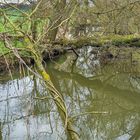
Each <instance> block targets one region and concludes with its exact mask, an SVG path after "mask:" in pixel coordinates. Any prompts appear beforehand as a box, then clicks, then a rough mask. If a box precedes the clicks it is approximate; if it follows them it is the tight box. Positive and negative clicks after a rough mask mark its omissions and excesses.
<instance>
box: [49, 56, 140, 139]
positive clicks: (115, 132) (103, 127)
mask: <svg viewBox="0 0 140 140" xmlns="http://www.w3.org/2000/svg"><path fill="white" fill-rule="evenodd" d="M83 57H84V58H78V59H79V60H80V62H76V66H75V67H74V68H73V72H72V73H70V72H66V71H59V70H56V69H53V68H51V69H50V73H53V76H54V77H55V78H54V79H53V80H55V81H57V85H58V86H59V90H60V92H61V93H63V94H64V97H65V101H66V102H67V106H69V113H70V114H72V116H73V115H74V116H75V117H74V118H73V121H74V122H75V126H77V129H78V130H79V133H80V135H81V139H83V140H84V139H89V140H90V139H97V140H99V139H100V140H102V139H103V140H104V139H106V140H112V139H117V138H122V139H129V138H130V139H138V137H139V133H138V130H139V127H138V126H137V124H138V123H139V121H140V120H139V117H140V110H139V107H140V104H139V100H140V94H139V89H138V88H137V85H136V84H134V81H135V78H136V77H137V73H133V72H132V71H130V73H129V72H125V71H123V70H124V67H122V70H121V71H118V69H119V68H121V66H115V65H114V67H112V66H113V64H111V65H108V66H107V65H106V66H105V67H103V68H102V70H99V67H100V66H99V67H98V69H97V70H99V71H98V72H96V69H95V67H94V68H93V69H92V67H91V65H89V58H90V57H89V56H88V58H86V55H85V54H84V55H83ZM79 60H77V61H79ZM84 60H86V61H84ZM81 61H83V62H81ZM119 65H121V64H119ZM125 67H126V66H125ZM80 68H82V70H81V69H80ZM116 68H118V69H116ZM90 70H91V72H90ZM119 70H120V69H119ZM93 71H94V73H92V72H93ZM88 74H89V75H88ZM134 77H135V78H134ZM132 79H133V81H132ZM137 82H140V81H139V80H138V81H137ZM132 83H133V84H132ZM98 112H99V113H98ZM101 112H107V113H101ZM81 113H82V114H81ZM78 114H81V115H78Z"/></svg>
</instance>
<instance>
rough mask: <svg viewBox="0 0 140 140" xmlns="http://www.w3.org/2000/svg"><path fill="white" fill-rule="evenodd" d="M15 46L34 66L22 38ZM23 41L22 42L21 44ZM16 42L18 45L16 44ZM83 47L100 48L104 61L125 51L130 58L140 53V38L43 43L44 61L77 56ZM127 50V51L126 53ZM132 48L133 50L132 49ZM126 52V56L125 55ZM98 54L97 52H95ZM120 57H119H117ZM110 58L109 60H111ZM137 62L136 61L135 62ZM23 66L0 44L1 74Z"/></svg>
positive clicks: (75, 39) (65, 40)
mask: <svg viewBox="0 0 140 140" xmlns="http://www.w3.org/2000/svg"><path fill="white" fill-rule="evenodd" d="M13 39H14V45H15V44H16V45H15V46H16V47H15V48H17V46H18V48H17V49H18V50H19V54H20V55H21V58H22V59H23V60H24V61H25V63H26V64H27V65H33V64H34V60H33V58H32V57H31V55H30V53H27V52H25V50H24V48H25V47H24V45H25V44H24V40H23V38H22V37H20V40H19V38H18V39H17V38H14V37H13ZM16 39H17V41H15V40H16ZM21 40H22V42H21ZM15 42H16V43H15ZM83 46H93V47H96V48H97V50H98V49H99V48H102V49H100V50H101V51H102V53H100V54H101V55H102V56H100V57H101V58H103V60H104V61H106V60H105V59H108V58H109V57H110V58H114V57H119V54H118V52H121V50H122V49H123V52H124V53H123V55H124V57H125V55H127V56H128V54H131V52H132V51H133V50H135V51H136V52H139V51H138V50H139V49H140V36H139V35H125V36H122V35H109V36H93V37H85V36H84V37H79V38H74V39H71V40H69V39H66V38H63V39H59V40H56V41H55V42H52V43H49V44H46V43H43V44H41V45H40V50H41V53H42V59H43V61H47V60H49V59H55V58H57V57H59V56H60V55H62V54H64V53H66V52H68V51H72V52H74V53H75V54H76V55H77V56H78V53H77V52H76V49H78V48H81V47H83ZM124 48H125V51H124ZM130 48H131V49H130ZM125 52H126V54H125ZM93 53H95V54H96V52H93ZM117 55H118V56H117ZM137 56H138V58H139V53H137ZM110 58H109V59H110ZM135 61H136V60H135ZM20 64H21V61H20V60H19V59H18V58H17V57H15V56H14V54H13V52H12V51H11V50H8V49H7V48H5V47H4V44H3V42H2V40H1V44H0V72H2V71H5V70H8V69H14V68H17V67H19V65H20Z"/></svg>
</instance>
